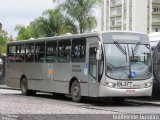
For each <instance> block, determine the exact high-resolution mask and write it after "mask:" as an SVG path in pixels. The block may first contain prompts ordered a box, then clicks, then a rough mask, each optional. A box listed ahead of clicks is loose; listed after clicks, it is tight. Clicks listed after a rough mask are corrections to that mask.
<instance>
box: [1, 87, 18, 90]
mask: <svg viewBox="0 0 160 120" xmlns="http://www.w3.org/2000/svg"><path fill="white" fill-rule="evenodd" d="M0 89H9V90H20V89H19V88H12V87H7V86H0Z"/></svg>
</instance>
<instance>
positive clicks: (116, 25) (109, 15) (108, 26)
mask: <svg viewBox="0 0 160 120" xmlns="http://www.w3.org/2000/svg"><path fill="white" fill-rule="evenodd" d="M101 30H104V31H106V30H131V31H139V32H144V33H151V32H160V0H104V1H103V4H102V6H101Z"/></svg>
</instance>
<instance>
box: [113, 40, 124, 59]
mask: <svg viewBox="0 0 160 120" xmlns="http://www.w3.org/2000/svg"><path fill="white" fill-rule="evenodd" d="M114 44H115V45H116V47H117V48H118V49H119V50H120V51H121V52H122V54H123V55H125V57H126V62H127V52H126V47H124V48H123V47H122V46H121V45H120V44H119V43H118V42H117V41H114Z"/></svg>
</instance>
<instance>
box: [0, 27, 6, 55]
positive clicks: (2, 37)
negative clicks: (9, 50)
mask: <svg viewBox="0 0 160 120" xmlns="http://www.w3.org/2000/svg"><path fill="white" fill-rule="evenodd" d="M7 41H8V37H7V32H6V31H4V30H2V29H0V54H2V53H6V44H7Z"/></svg>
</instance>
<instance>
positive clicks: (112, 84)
mask: <svg viewBox="0 0 160 120" xmlns="http://www.w3.org/2000/svg"><path fill="white" fill-rule="evenodd" d="M106 86H107V87H111V88H113V87H115V86H116V85H115V83H110V82H107V83H106Z"/></svg>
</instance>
